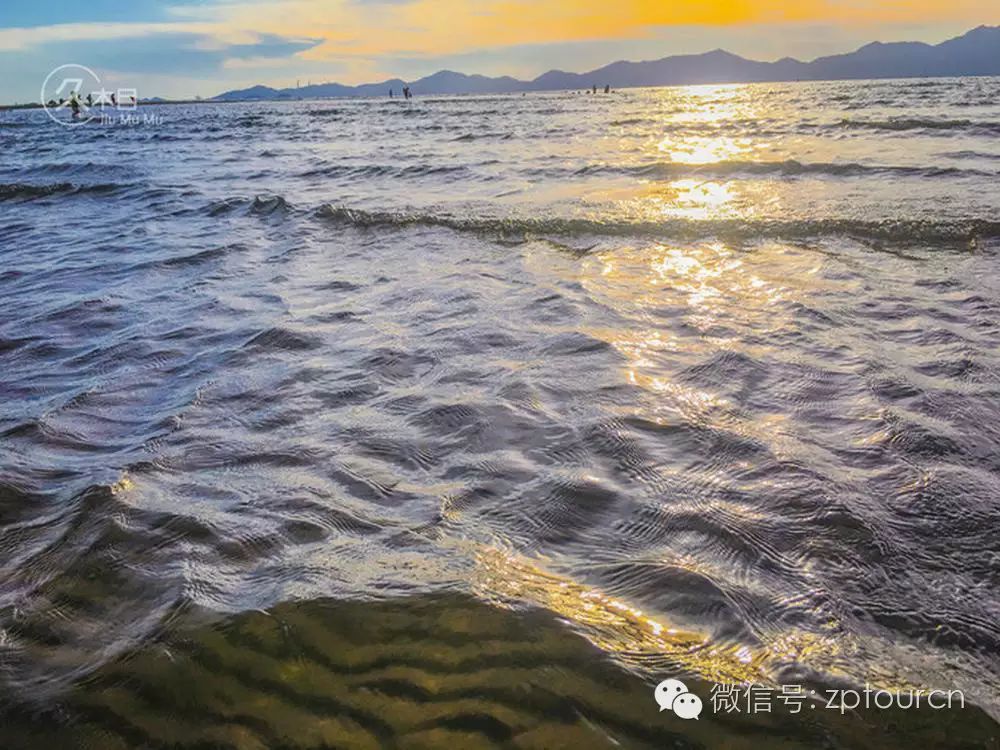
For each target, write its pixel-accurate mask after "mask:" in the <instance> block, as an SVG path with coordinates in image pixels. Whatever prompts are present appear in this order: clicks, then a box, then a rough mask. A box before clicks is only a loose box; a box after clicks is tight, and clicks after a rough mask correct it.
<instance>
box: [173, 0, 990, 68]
mask: <svg viewBox="0 0 1000 750" xmlns="http://www.w3.org/2000/svg"><path fill="white" fill-rule="evenodd" d="M178 12H179V13H183V14H185V15H189V16H193V17H197V18H199V19H200V20H202V21H211V22H215V23H218V24H219V25H221V26H222V27H224V28H226V29H227V30H228V31H229V33H232V32H233V31H234V30H235V29H243V30H252V31H257V32H266V33H271V34H279V35H282V36H289V37H309V38H314V39H315V38H319V39H322V40H323V43H322V44H320V45H318V46H316V47H314V48H312V49H310V50H308V51H306V52H304V53H301V55H302V57H304V58H307V59H313V60H333V59H340V60H345V61H349V60H351V59H355V60H356V59H358V58H365V59H368V60H374V59H376V58H380V57H386V56H409V57H419V56H441V55H449V54H460V53H465V52H474V51H478V50H483V49H491V48H493V49H495V48H500V47H507V46H513V45H524V44H545V43H553V42H573V41H586V40H597V39H623V40H624V39H640V38H644V37H648V36H650V35H652V34H653V33H654V32H655V31H656V30H657V29H658V28H661V27H665V26H680V25H684V26H686V25H700V26H705V25H710V26H738V25H747V24H776V25H780V24H787V23H797V22H814V23H836V24H848V25H850V24H853V25H876V24H882V23H908V24H917V23H929V22H933V21H935V20H947V21H950V22H959V21H966V20H967V21H969V22H970V23H982V22H987V21H990V20H991V19H989V18H984V15H992V16H993V18H994V19H995V20H1000V10H998V9H997V8H992V9H991V10H990V11H988V12H987V11H986V10H985V8H984V7H983V3H982V2H981V0H618V2H608V0H550V1H548V2H545V1H542V2H538V1H534V2H528V1H527V0H413V1H412V2H403V3H398V2H371V1H370V0H367V1H366V0H279V1H278V2H274V1H272V2H267V3H263V2H260V3H258V2H247V3H242V4H239V3H237V4H231V3H227V4H223V5H216V6H208V7H207V9H206V8H205V6H199V7H198V8H182V9H180V10H179V11H178Z"/></svg>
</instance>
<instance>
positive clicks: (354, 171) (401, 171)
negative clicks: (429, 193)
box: [299, 164, 469, 178]
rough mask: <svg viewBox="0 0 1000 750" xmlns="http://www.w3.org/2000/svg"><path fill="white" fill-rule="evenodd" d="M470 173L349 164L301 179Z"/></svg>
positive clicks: (458, 167)
mask: <svg viewBox="0 0 1000 750" xmlns="http://www.w3.org/2000/svg"><path fill="white" fill-rule="evenodd" d="M468 171H469V167H467V166H465V165H463V164H458V165H444V164H409V165H406V166H398V165H395V164H365V165H359V166H352V165H349V164H331V165H328V166H322V167H315V168H313V169H308V170H306V171H305V172H302V173H301V174H299V177H351V178H362V177H400V178H409V177H428V176H439V177H440V176H443V175H456V174H462V173H466V172H468Z"/></svg>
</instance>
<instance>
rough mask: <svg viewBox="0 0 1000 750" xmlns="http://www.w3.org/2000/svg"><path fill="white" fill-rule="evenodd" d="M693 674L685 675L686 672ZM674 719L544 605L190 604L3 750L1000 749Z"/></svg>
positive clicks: (884, 728) (971, 715) (938, 726)
mask: <svg viewBox="0 0 1000 750" xmlns="http://www.w3.org/2000/svg"><path fill="white" fill-rule="evenodd" d="M675 674H676V673H675ZM687 684H688V687H689V688H690V689H691V690H692V691H693V692H694V693H695V694H699V695H701V696H703V697H704V701H705V704H706V706H705V711H704V713H703V714H702V715H701V718H700V719H699V720H697V721H683V720H681V719H679V718H678V717H676V716H673V715H671V714H670V713H669V712H665V713H659V712H658V711H657V707H656V704H655V703H654V700H653V695H652V687H653V686H652V684H650V683H647V682H646V681H644V680H642V679H639V678H638V677H636V676H635V675H634V674H632V673H631V672H629V671H625V670H623V669H621V668H620V667H618V666H616V665H615V664H613V663H612V662H611V661H610V660H609V659H608V658H606V657H605V656H604V655H603V654H602V653H601V652H600V651H599V650H597V649H596V648H595V647H594V646H593V645H591V644H590V643H589V642H588V641H586V640H585V639H583V638H581V637H579V636H576V635H573V634H571V633H568V632H567V631H566V629H565V628H564V627H563V626H562V624H561V623H560V622H558V620H557V619H556V618H555V617H553V616H552V615H551V614H549V613H547V612H545V611H544V610H538V609H527V610H523V609H522V610H509V609H502V608H497V607H491V606H488V605H485V604H482V603H481V602H478V601H476V600H475V599H472V598H467V597H455V596H427V597H414V598H410V599H405V600H395V601H381V602H344V601H335V600H319V601H311V602H302V603H285V604H281V605H278V606H276V607H274V608H273V609H271V610H269V611H266V612H265V611H254V612H246V613H243V614H239V615H236V616H234V617H231V618H228V619H221V620H220V619H218V618H215V617H213V616H212V615H210V614H209V613H207V612H204V611H194V610H189V611H187V612H184V613H182V614H180V615H179V616H178V617H177V618H176V619H175V620H174V621H173V623H172V625H171V626H170V629H169V632H166V633H163V634H161V636H160V637H159V638H157V639H156V640H155V641H154V642H151V643H149V644H147V645H145V646H143V647H142V648H140V649H138V650H136V651H133V652H131V653H128V654H126V655H124V656H122V657H121V658H120V659H118V660H116V661H115V662H114V663H111V664H108V665H106V666H105V667H102V668H101V669H100V670H98V671H97V672H96V673H95V674H93V675H92V676H90V677H89V678H87V679H85V680H83V681H82V682H80V684H78V685H76V686H75V687H74V688H73V689H72V690H71V691H70V692H69V693H68V694H67V695H66V696H65V698H64V699H61V700H60V701H58V703H57V705H55V706H50V707H49V709H48V710H46V711H39V710H38V709H37V708H35V709H30V708H25V707H19V708H17V709H11V710H8V711H7V712H5V714H4V715H3V716H2V720H3V723H2V727H0V744H2V746H3V747H4V748H9V749H10V750H15V749H16V748H41V747H48V748H81V749H87V750H91V749H92V750H98V749H100V750H117V749H118V748H138V747H141V748H207V747H231V748H241V749H246V750H251V749H253V750H257V749H261V750H263V749H264V748H279V747H284V748H332V747H344V748H378V747H398V748H441V747H454V748H468V749H470V750H471V749H472V748H499V747H510V748H562V747H565V748H603V747H608V748H615V747H618V748H668V747H669V748H732V749H733V750H740V749H742V748H759V747H768V748H774V749H775V750H783V749H785V748H788V749H791V748H810V749H812V748H855V749H857V750H869V749H870V750H892V749H894V748H899V749H900V750H912V748H915V747H928V748H940V747H948V748H953V749H955V750H959V749H961V748H970V749H971V748H989V747H998V746H1000V745H998V738H997V731H996V730H997V727H996V724H994V723H993V722H992V720H991V719H990V718H989V717H988V716H986V715H985V714H983V713H982V712H981V711H979V710H978V709H975V708H971V707H970V708H967V709H965V710H959V709H952V710H940V711H933V710H928V709H923V710H910V711H902V710H899V709H896V710H884V711H878V710H870V711H865V710H858V711H855V712H851V713H849V714H847V715H844V716H841V715H840V714H839V712H838V711H836V710H833V709H827V708H825V706H824V705H823V703H822V702H820V703H817V704H816V705H815V708H813V709H811V710H810V709H809V707H808V706H809V704H808V703H807V704H806V705H805V706H803V708H802V711H801V712H800V713H799V714H798V715H791V714H790V713H789V712H788V709H787V708H786V707H785V706H783V705H781V704H780V703H779V702H778V701H774V702H773V704H772V705H773V707H772V713H771V715H767V714H764V713H757V714H755V715H754V716H753V717H752V718H749V717H748V716H746V715H740V714H736V713H731V714H724V715H720V716H713V715H712V710H711V707H710V699H709V696H710V695H711V688H710V686H709V685H707V684H705V683H703V682H700V681H697V680H688V681H687Z"/></svg>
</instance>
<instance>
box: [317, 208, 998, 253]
mask: <svg viewBox="0 0 1000 750" xmlns="http://www.w3.org/2000/svg"><path fill="white" fill-rule="evenodd" d="M316 215H317V216H318V217H319V218H321V219H324V220H327V221H332V222H336V223H342V224H348V225H351V226H356V227H361V228H402V227H410V226H428V227H442V228H446V229H451V230H454V231H458V232H472V233H477V234H486V235H493V236H502V237H512V236H513V237H519V238H524V239H529V238H532V237H557V238H559V237H570V238H572V237H601V236H610V237H618V236H627V237H650V238H661V239H667V238H669V239H685V240H699V239H708V238H725V239H728V240H733V241H749V240H754V239H758V238H773V239H795V240H799V239H814V238H820V237H828V236H841V237H849V238H854V239H857V240H860V241H868V242H883V241H891V242H893V243H895V244H897V245H929V244H933V245H953V246H955V245H958V246H966V247H967V246H969V245H970V244H973V245H974V244H976V243H978V242H979V241H982V240H995V239H1000V221H991V220H983V219H970V220H966V221H918V220H889V219H887V220H883V221H858V220H850V219H826V220H823V219H819V220H786V221H782V220H756V221H746V220H739V219H731V220H730V219H721V220H705V221H700V220H693V219H669V220H664V221H650V222H642V221H640V222H630V221H598V220H592V219H581V218H527V217H525V218H489V217H469V218H460V217H456V216H451V215H445V214H433V213H421V212H411V213H408V212H392V211H364V210H358V209H352V208H347V207H339V206H333V205H326V206H323V207H321V208H320V209H319V210H318V211H317V212H316Z"/></svg>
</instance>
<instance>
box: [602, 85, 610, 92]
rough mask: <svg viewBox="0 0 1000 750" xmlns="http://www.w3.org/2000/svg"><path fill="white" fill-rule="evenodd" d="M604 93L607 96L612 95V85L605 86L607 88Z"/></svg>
mask: <svg viewBox="0 0 1000 750" xmlns="http://www.w3.org/2000/svg"><path fill="white" fill-rule="evenodd" d="M604 93H605V94H610V93H611V84H605V86H604Z"/></svg>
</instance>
